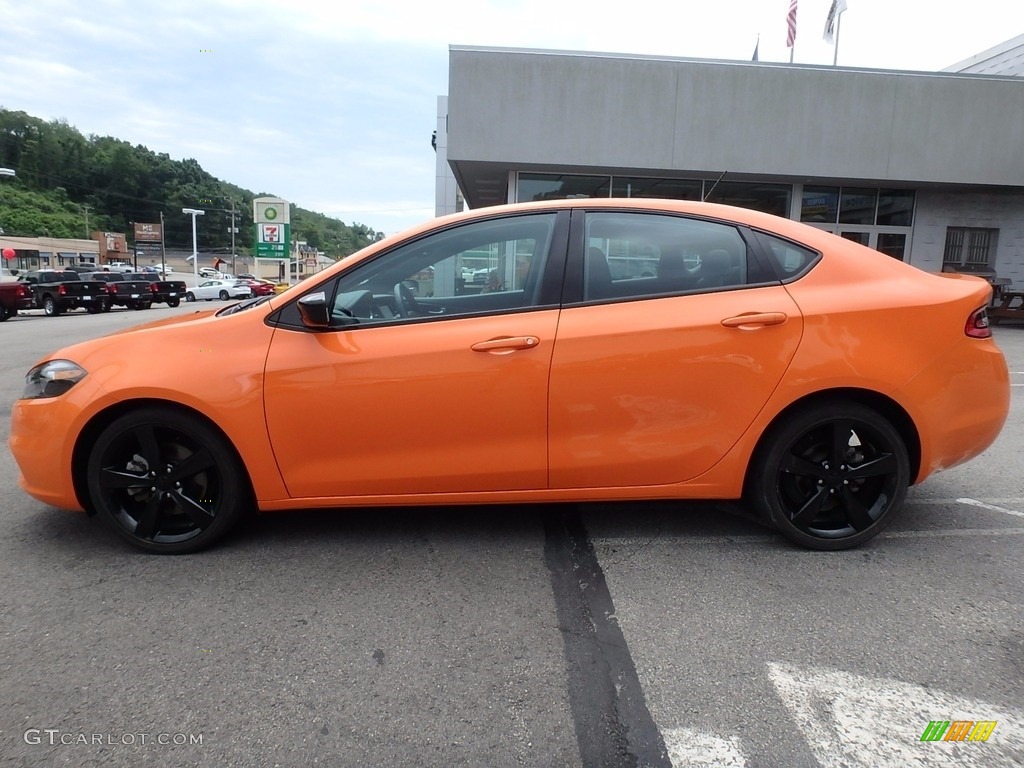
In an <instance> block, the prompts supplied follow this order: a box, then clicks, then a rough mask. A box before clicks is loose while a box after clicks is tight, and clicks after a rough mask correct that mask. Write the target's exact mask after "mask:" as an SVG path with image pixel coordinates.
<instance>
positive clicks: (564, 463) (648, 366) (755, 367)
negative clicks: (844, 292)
mask: <svg viewBox="0 0 1024 768" xmlns="http://www.w3.org/2000/svg"><path fill="white" fill-rule="evenodd" d="M753 314H771V315H772V316H773V318H774V317H775V316H776V315H778V316H780V317H778V318H777V319H775V320H773V323H772V324H771V325H765V324H762V323H751V324H750V325H749V326H746V327H739V326H738V327H727V326H725V325H723V324H722V321H724V320H728V319H729V318H736V317H742V316H743V315H753ZM783 318H784V319H783ZM801 327H802V320H801V317H800V312H799V310H798V309H797V307H796V305H795V304H794V302H793V300H792V299H791V298H790V297H789V295H788V294H787V293H786V290H785V289H784V288H783V287H782V286H780V285H776V286H769V287H761V288H748V289H745V290H737V291H722V292H717V293H704V294H693V295H685V296H675V297H666V298H658V299H648V300H642V301H629V302H621V303H617V304H612V305H590V306H580V307H571V308H567V309H565V310H563V312H562V319H561V321H560V322H559V327H558V340H557V342H556V344H555V356H554V360H553V364H552V372H551V398H550V403H551V426H550V433H549V434H550V462H551V487H553V488H578V487H601V486H638V485H661V484H668V483H679V482H684V481H686V480H690V479H692V478H694V477H697V476H698V475H700V474H702V473H703V472H706V471H707V470H708V469H710V468H711V467H712V466H714V464H715V463H717V462H718V461H719V460H720V459H721V458H722V457H723V456H724V455H725V454H726V453H727V452H728V450H729V449H730V448H731V447H732V445H733V444H734V443H735V442H736V440H737V439H738V438H739V437H740V435H742V434H743V433H744V432H745V431H746V429H747V427H748V426H749V425H750V423H751V422H752V421H753V420H754V418H755V417H756V416H757V414H758V413H759V412H760V410H761V408H762V407H763V406H764V404H765V402H767V400H768V398H769V397H770V396H771V394H772V392H773V391H774V389H775V387H776V386H777V385H778V383H779V380H780V379H781V378H782V376H783V374H784V373H785V371H786V368H787V367H788V366H789V363H790V360H791V359H792V357H793V354H794V353H795V352H796V349H797V345H798V344H799V342H800V335H801Z"/></svg>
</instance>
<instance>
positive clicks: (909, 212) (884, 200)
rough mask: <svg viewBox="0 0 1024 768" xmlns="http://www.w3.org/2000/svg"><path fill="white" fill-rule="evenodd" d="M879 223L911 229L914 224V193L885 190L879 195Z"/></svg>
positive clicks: (905, 190) (900, 190)
mask: <svg viewBox="0 0 1024 768" xmlns="http://www.w3.org/2000/svg"><path fill="white" fill-rule="evenodd" d="M878 223H879V224H883V225H888V226H893V227H909V226H910V225H911V224H913V223H914V191H913V190H907V189H883V190H880V191H879V193H878Z"/></svg>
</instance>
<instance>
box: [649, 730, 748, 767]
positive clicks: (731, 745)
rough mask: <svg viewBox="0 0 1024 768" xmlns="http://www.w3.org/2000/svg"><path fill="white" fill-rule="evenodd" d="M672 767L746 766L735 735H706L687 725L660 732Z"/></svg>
mask: <svg viewBox="0 0 1024 768" xmlns="http://www.w3.org/2000/svg"><path fill="white" fill-rule="evenodd" d="M662 738H663V739H665V748H666V749H667V750H668V758H669V760H671V761H672V765H673V768H746V767H747V758H746V755H744V754H743V750H742V749H740V740H739V739H738V738H736V737H735V736H730V737H729V738H725V739H723V738H721V737H719V736H710V735H708V734H706V733H701V732H700V731H695V730H693V729H691V728H669V729H667V730H665V731H664V732H663V733H662Z"/></svg>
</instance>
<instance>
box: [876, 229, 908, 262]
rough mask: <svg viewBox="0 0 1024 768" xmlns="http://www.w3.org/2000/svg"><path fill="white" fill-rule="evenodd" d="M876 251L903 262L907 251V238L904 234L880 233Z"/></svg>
mask: <svg viewBox="0 0 1024 768" xmlns="http://www.w3.org/2000/svg"><path fill="white" fill-rule="evenodd" d="M875 250H878V251H881V252H882V253H884V254H885V255H886V256H892V257H893V258H894V259H899V260H900V261H903V257H904V255H905V254H906V251H907V236H906V235H905V234H903V233H902V232H879V233H878V245H877V247H876V249H875Z"/></svg>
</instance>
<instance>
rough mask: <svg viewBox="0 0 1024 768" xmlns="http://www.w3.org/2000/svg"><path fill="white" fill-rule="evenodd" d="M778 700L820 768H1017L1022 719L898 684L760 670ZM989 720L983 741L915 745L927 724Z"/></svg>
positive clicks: (776, 667) (810, 671)
mask: <svg viewBox="0 0 1024 768" xmlns="http://www.w3.org/2000/svg"><path fill="white" fill-rule="evenodd" d="M768 674H769V676H770V677H771V679H772V682H773V683H774V684H775V688H776V690H777V691H778V693H779V697H780V698H781V699H782V701H783V703H784V704H785V705H786V707H787V709H789V712H790V715H792V717H793V720H794V722H795V723H796V725H797V726H798V727H799V729H800V731H801V732H802V733H803V736H804V738H805V739H806V740H807V745H808V746H809V747H810V749H811V752H812V753H813V754H814V757H815V758H816V759H817V761H818V764H819V765H821V766H822V768H839V767H840V766H844V767H845V768H907V766H922V767H923V766H928V767H929V768H940V767H941V768H946V767H947V766H948V768H968V767H969V768H988V766H993V765H1007V766H1009V765H1021V759H1022V751H1021V742H1020V734H1021V732H1022V729H1024V717H1022V716H1021V713H1020V712H1017V711H1015V710H1005V709H1000V708H997V707H995V706H993V705H992V704H989V703H988V702H986V701H981V700H978V699H969V698H963V697H961V696H959V695H951V694H949V693H946V692H945V691H940V690H936V689H935V688H933V687H927V688H926V687H924V686H921V685H917V684H915V683H907V682H903V681H900V680H892V679H884V678H869V677H862V676H860V675H856V674H852V673H850V672H843V671H839V670H832V669H815V668H813V667H810V668H809V667H802V666H796V665H792V664H774V663H769V664H768ZM936 720H938V721H951V720H962V721H972V722H974V721H979V720H985V721H995V722H996V726H995V729H996V730H995V733H994V735H993V737H992V738H991V739H989V740H988V741H987V742H978V741H974V742H970V741H964V742H963V743H962V744H960V743H955V742H949V741H939V742H930V741H922V740H921V736H922V734H923V733H924V731H925V729H926V728H927V727H928V725H929V722H930V721H936Z"/></svg>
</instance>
